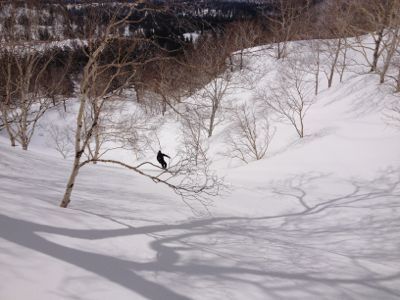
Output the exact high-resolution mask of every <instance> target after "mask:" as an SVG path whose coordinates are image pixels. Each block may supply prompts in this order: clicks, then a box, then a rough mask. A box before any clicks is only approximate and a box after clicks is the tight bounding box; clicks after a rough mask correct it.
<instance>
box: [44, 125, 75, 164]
mask: <svg viewBox="0 0 400 300" xmlns="http://www.w3.org/2000/svg"><path fill="white" fill-rule="evenodd" d="M46 130H47V133H48V135H47V140H46V144H47V145H48V146H49V147H52V148H54V149H55V150H56V151H57V152H58V153H60V154H61V156H62V157H63V158H64V159H66V158H67V157H70V156H71V154H72V153H73V151H74V147H73V146H74V143H73V134H74V132H73V129H72V127H71V126H66V127H62V126H59V125H56V124H50V125H49V126H48V127H47V128H46Z"/></svg>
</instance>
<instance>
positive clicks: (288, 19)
mask: <svg viewBox="0 0 400 300" xmlns="http://www.w3.org/2000/svg"><path fill="white" fill-rule="evenodd" d="M271 3H272V4H271V5H272V7H273V10H272V12H270V11H267V12H266V15H265V17H266V19H267V20H268V22H269V23H268V26H269V28H270V31H271V34H272V39H273V40H272V41H273V42H274V43H275V44H276V55H275V57H276V59H282V58H285V57H286V56H287V54H288V42H289V41H292V40H294V39H295V38H296V36H298V34H299V30H300V27H301V26H299V24H300V23H303V21H304V20H303V18H304V13H305V12H306V11H307V10H308V8H309V6H310V1H307V0H275V1H272V2H271Z"/></svg>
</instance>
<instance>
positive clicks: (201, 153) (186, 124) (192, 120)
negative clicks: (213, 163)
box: [181, 110, 209, 167]
mask: <svg viewBox="0 0 400 300" xmlns="http://www.w3.org/2000/svg"><path fill="white" fill-rule="evenodd" d="M200 118H201V116H200V115H199V114H198V113H196V111H194V112H193V111H190V110H188V111H186V112H185V114H184V115H183V116H182V118H181V133H182V144H183V145H184V151H185V152H187V153H189V157H192V158H193V160H194V164H195V165H196V167H197V165H199V164H202V162H207V151H208V149H209V146H208V141H207V137H208V136H207V134H206V133H205V131H204V130H203V127H202V120H201V119H200Z"/></svg>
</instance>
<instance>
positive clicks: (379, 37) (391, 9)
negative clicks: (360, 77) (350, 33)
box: [352, 0, 400, 83]
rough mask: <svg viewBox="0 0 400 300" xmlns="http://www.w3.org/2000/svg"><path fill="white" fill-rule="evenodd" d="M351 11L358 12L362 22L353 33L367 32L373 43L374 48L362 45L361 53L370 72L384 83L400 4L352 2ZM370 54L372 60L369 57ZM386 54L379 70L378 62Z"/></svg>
mask: <svg viewBox="0 0 400 300" xmlns="http://www.w3.org/2000/svg"><path fill="white" fill-rule="evenodd" d="M352 4H353V9H354V10H356V11H358V12H359V14H360V15H361V18H362V20H363V22H362V23H361V24H355V25H353V28H354V30H355V31H358V32H361V33H363V32H365V31H368V32H369V34H370V36H371V37H372V39H373V41H374V46H373V47H372V48H371V47H367V46H366V45H363V46H362V47H361V50H360V51H361V52H362V53H363V54H364V57H365V59H366V61H367V63H368V65H369V66H370V71H371V72H378V73H379V74H380V82H381V83H383V82H384V77H385V74H386V71H387V66H388V65H389V64H390V60H391V58H392V53H393V52H392V51H393V50H392V49H393V47H394V44H395V43H396V39H398V38H396V36H398V30H397V29H396V28H397V27H398V26H399V18H400V17H399V15H400V4H399V2H398V1H397V0H363V1H361V0H354V1H353V2H352ZM369 51H371V52H372V58H371V57H370V56H369ZM385 52H386V58H385V61H386V63H384V67H383V69H380V68H379V60H380V59H381V57H382V54H383V53H385Z"/></svg>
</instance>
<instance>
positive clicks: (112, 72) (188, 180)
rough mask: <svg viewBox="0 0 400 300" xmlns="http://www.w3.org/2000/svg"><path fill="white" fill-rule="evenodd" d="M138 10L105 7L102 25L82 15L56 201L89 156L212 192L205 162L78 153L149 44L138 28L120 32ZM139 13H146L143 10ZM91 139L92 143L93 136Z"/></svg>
mask: <svg viewBox="0 0 400 300" xmlns="http://www.w3.org/2000/svg"><path fill="white" fill-rule="evenodd" d="M127 8H129V10H128V9H127ZM138 10H142V12H145V11H147V8H139V7H137V6H136V5H135V4H127V5H125V7H124V9H123V10H122V9H121V10H120V9H116V10H115V11H113V12H110V14H111V15H110V17H109V21H108V23H107V25H106V26H104V28H99V27H98V26H97V16H96V15H92V16H90V17H91V18H89V19H88V21H87V24H86V25H87V30H88V31H87V32H86V37H87V45H88V46H87V48H86V50H85V53H86V56H87V62H86V65H85V67H84V69H83V73H82V75H81V80H80V91H79V109H78V113H77V118H76V130H75V139H74V146H75V151H74V154H75V155H74V161H73V165H72V170H71V174H70V176H69V179H68V182H67V185H66V189H65V192H64V196H63V199H62V201H61V204H60V206H61V207H67V206H68V204H69V203H70V201H71V194H72V191H73V188H74V185H75V181H76V179H77V176H78V173H79V170H80V169H81V168H82V167H83V166H85V165H87V164H88V163H91V162H95V161H96V162H102V163H112V164H116V165H120V166H123V167H126V168H128V169H130V170H133V171H135V172H137V173H139V174H141V175H143V176H145V177H148V178H150V179H151V180H153V181H154V182H156V183H162V184H165V185H167V186H168V187H170V188H171V189H173V190H174V191H175V192H177V193H178V194H179V195H181V196H182V197H193V198H195V199H201V197H202V195H214V194H215V193H217V192H218V191H217V189H218V180H217V178H215V177H213V176H210V170H209V168H208V166H204V167H203V168H193V166H192V165H191V162H192V160H191V159H190V158H187V157H186V158H185V157H179V159H178V160H177V161H176V162H175V163H174V164H173V165H172V166H170V168H169V169H168V170H163V169H161V168H159V167H158V166H157V165H154V164H152V163H150V162H145V163H141V164H138V165H130V164H127V163H125V162H123V161H119V160H113V159H101V158H99V157H98V156H97V157H96V156H93V157H90V156H89V157H87V158H86V159H85V158H84V154H85V151H87V149H88V145H89V144H90V143H91V142H92V141H93V139H96V135H97V134H100V133H101V130H100V126H102V121H103V120H104V118H103V115H104V113H105V108H106V107H107V104H108V103H109V102H110V101H115V100H116V99H118V97H120V95H122V94H123V91H124V90H125V89H126V88H128V87H130V86H131V83H132V82H133V79H134V77H135V70H136V68H137V67H138V66H140V65H142V64H143V60H142V59H141V58H140V53H144V54H146V51H144V52H143V50H145V49H146V45H149V44H151V41H149V40H148V39H146V38H145V37H144V36H143V35H140V34H138V35H133V36H130V37H123V36H122V35H121V32H123V31H122V30H120V28H124V27H125V26H126V24H127V23H128V22H133V21H131V20H130V16H131V15H132V14H133V13H135V12H138ZM143 15H144V17H145V16H146V14H145V13H143ZM140 21H141V20H137V21H135V22H140ZM90 25H91V26H90ZM141 51H142V52H141ZM138 56H139V57H138ZM157 59H158V58H157V57H149V58H148V57H147V58H146V59H145V60H146V62H149V61H151V60H157ZM88 114H89V115H90V116H88ZM103 124H104V123H103ZM94 142H95V143H96V140H95V141H94ZM86 154H87V152H86ZM145 165H151V166H153V167H154V168H156V169H160V172H159V173H158V174H154V173H146V172H145V171H143V170H142V167H143V166H145Z"/></svg>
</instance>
